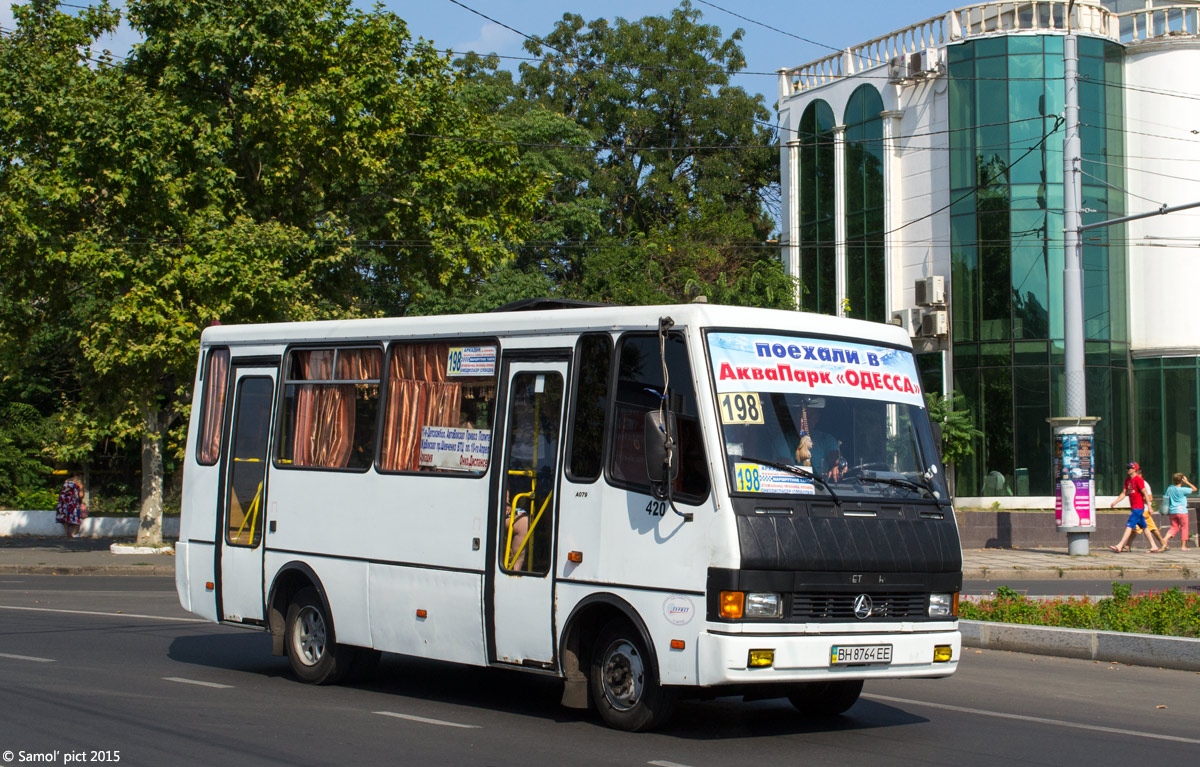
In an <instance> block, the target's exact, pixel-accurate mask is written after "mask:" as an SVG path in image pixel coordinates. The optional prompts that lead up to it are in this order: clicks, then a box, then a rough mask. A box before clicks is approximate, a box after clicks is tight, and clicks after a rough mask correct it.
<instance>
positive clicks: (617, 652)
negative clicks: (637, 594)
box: [589, 618, 676, 732]
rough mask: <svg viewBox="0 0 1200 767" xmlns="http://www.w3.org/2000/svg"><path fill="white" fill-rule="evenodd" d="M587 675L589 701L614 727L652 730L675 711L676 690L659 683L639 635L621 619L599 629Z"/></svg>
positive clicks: (606, 721)
mask: <svg viewBox="0 0 1200 767" xmlns="http://www.w3.org/2000/svg"><path fill="white" fill-rule="evenodd" d="M590 677H591V679H590V681H591V684H590V685H589V686H590V687H591V691H592V701H593V702H594V703H595V704H596V709H597V710H598V711H599V712H600V716H601V718H602V719H604V722H605V724H607V725H608V726H609V727H612V728H613V729H616V730H625V731H627V732H643V731H646V730H652V729H655V728H657V727H660V726H662V725H663V724H665V723H666V721H667V720H668V719H669V718H670V717H671V714H672V713H673V712H674V710H675V699H676V695H675V692H674V691H673V690H671V689H669V688H665V687H663V686H662V685H661V684H659V681H658V674H657V673H656V672H655V663H654V660H653V658H651V657H650V655H649V653H648V652H647V651H646V647H645V644H644V643H643V641H642V637H641V636H640V635H639V633H638V632H637V630H636V629H635V628H634V627H633V626H632V625H631V624H630V623H629V621H627V620H625V619H623V618H617V619H614V620H612V621H609V623H608V624H607V625H605V626H604V628H603V629H601V631H600V634H599V635H598V637H597V640H596V645H595V649H594V651H593V652H592V660H591V674H590Z"/></svg>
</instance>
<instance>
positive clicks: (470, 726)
mask: <svg viewBox="0 0 1200 767" xmlns="http://www.w3.org/2000/svg"><path fill="white" fill-rule="evenodd" d="M372 713H375V714H379V715H380V716H392V717H395V718H396V719H407V720H409V721H411V722H424V723H425V724H439V725H441V726H443V727H461V728H462V729H464V730H478V729H479V725H477V724H460V723H458V722H447V721H444V720H442V719H427V718H426V717H423V716H413V715H412V714H397V713H395V712H394V711H373V712H372Z"/></svg>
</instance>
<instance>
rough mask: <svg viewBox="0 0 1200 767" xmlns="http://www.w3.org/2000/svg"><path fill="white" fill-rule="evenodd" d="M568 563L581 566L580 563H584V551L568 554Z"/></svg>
mask: <svg viewBox="0 0 1200 767" xmlns="http://www.w3.org/2000/svg"><path fill="white" fill-rule="evenodd" d="M567 561H568V562H574V563H575V564H579V563H580V562H582V561H583V552H582V551H572V552H569V553H568V554H567Z"/></svg>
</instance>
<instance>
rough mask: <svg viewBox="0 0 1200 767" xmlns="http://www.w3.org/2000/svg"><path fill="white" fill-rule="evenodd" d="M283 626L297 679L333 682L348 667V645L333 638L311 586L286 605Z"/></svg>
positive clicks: (340, 677) (350, 653)
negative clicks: (285, 618)
mask: <svg viewBox="0 0 1200 767" xmlns="http://www.w3.org/2000/svg"><path fill="white" fill-rule="evenodd" d="M284 625H285V629H284V630H285V631H286V632H287V633H286V641H285V642H284V646H285V647H286V648H287V656H288V660H289V661H290V662H291V664H292V671H293V672H295V674H296V676H298V677H300V681H302V682H307V683H309V684H336V683H337V682H339V681H341V679H342V678H343V677H344V676H345V675H346V672H347V671H349V670H350V665H351V662H352V661H353V659H354V653H353V652H352V648H349V647H345V646H342V645H339V644H337V643H336V642H334V641H333V638H334V634H333V622H332V621H330V619H329V615H328V614H327V612H326V610H325V606H324V604H322V602H321V598H320V597H319V596H317V592H316V591H315V590H313V589H312V588H305V589H301V590H300V591H298V592H296V596H295V597H293V598H292V603H291V604H290V605H288V610H287V622H286V623H285V624H284Z"/></svg>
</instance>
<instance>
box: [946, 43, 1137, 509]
mask: <svg viewBox="0 0 1200 767" xmlns="http://www.w3.org/2000/svg"><path fill="white" fill-rule="evenodd" d="M1062 43H1063V38H1062V37H1061V36H1058V35H1021V36H1000V37H991V38H986V39H981V40H975V41H971V42H966V43H962V44H960V45H952V46H949V47H948V48H947V60H948V69H949V110H950V125H949V128H950V130H949V138H950V200H951V208H950V213H951V219H950V264H951V296H952V299H951V304H950V306H951V323H952V333H951V338H952V340H953V343H952V349H951V358H952V360H953V363H952V364H953V367H954V370H953V379H952V380H953V387H954V389H955V390H957V391H959V392H961V393H962V394H963V395H964V396H965V398H966V403H967V406H968V407H969V408H970V410H971V412H972V414H973V415H974V418H975V423H976V425H977V427H978V428H979V429H980V430H981V431H982V432H983V433H984V436H983V437H981V438H980V439H979V440H978V441H977V444H976V446H975V452H974V455H973V457H972V459H971V460H968V461H965V462H963V463H960V464H959V465H958V466H957V467H956V482H957V492H958V493H959V494H960V495H966V496H997V495H1051V494H1052V493H1053V488H1052V486H1051V477H1050V474H1049V472H1047V471H1046V468H1045V467H1047V466H1049V465H1050V463H1051V458H1052V456H1051V452H1050V451H1051V440H1050V430H1049V428H1048V427H1047V424H1046V419H1047V418H1049V417H1050V415H1051V413H1052V412H1053V413H1055V414H1058V413H1061V412H1062V411H1063V408H1062V405H1063V398H1064V390H1063V367H1062V365H1063V327H1062V316H1063V308H1062V288H1063V284H1062V272H1063V235H1062V230H1063V184H1062V172H1063V156H1062V146H1063V129H1062V118H1061V117H1060V115H1061V114H1062V112H1063V60H1062V55H1063V52H1062ZM1079 53H1080V59H1079V70H1080V78H1081V82H1080V87H1079V102H1080V123H1081V132H1082V140H1083V146H1084V147H1085V148H1086V153H1085V154H1084V157H1083V174H1084V175H1083V208H1084V209H1085V210H1088V211H1089V212H1088V213H1086V214H1085V215H1084V223H1085V224H1086V223H1089V222H1090V221H1102V220H1105V219H1109V218H1114V217H1117V216H1120V215H1123V214H1124V213H1125V210H1124V202H1123V195H1122V194H1120V193H1117V192H1116V191H1115V190H1114V187H1115V188H1116V189H1119V188H1120V187H1121V186H1122V179H1121V168H1122V167H1123V166H1124V153H1123V149H1122V133H1121V125H1122V107H1121V104H1122V99H1121V96H1122V91H1121V46H1119V45H1116V44H1114V43H1109V42H1106V41H1103V40H1098V39H1095V38H1089V37H1080V38H1079ZM1110 126H1111V127H1110ZM1083 261H1084V263H1083V276H1084V306H1086V307H1087V316H1086V318H1085V323H1084V336H1085V339H1086V355H1085V356H1086V358H1085V364H1086V378H1087V395H1088V397H1087V398H1088V413H1089V414H1091V415H1096V416H1099V417H1100V419H1101V420H1100V422H1099V424H1098V425H1097V427H1096V440H1097V451H1096V452H1097V457H1098V460H1097V464H1098V465H1097V466H1096V470H1097V488H1096V492H1097V493H1098V494H1101V495H1106V494H1115V493H1117V492H1119V491H1120V488H1119V486H1118V485H1116V484H1115V483H1118V482H1119V481H1120V480H1121V478H1122V473H1121V472H1120V471H1119V470H1118V469H1119V464H1120V462H1122V461H1123V459H1124V457H1125V456H1126V455H1127V453H1128V446H1129V444H1130V442H1129V438H1130V431H1129V413H1128V402H1129V375H1130V373H1129V370H1130V365H1129V338H1128V320H1127V296H1126V294H1125V280H1124V279H1123V275H1124V274H1125V269H1126V265H1125V246H1124V240H1123V238H1122V237H1121V236H1120V234H1119V233H1117V232H1113V231H1107V232H1106V231H1105V230H1103V229H1100V230H1094V231H1092V232H1088V233H1087V235H1086V236H1085V238H1084V254H1083Z"/></svg>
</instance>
